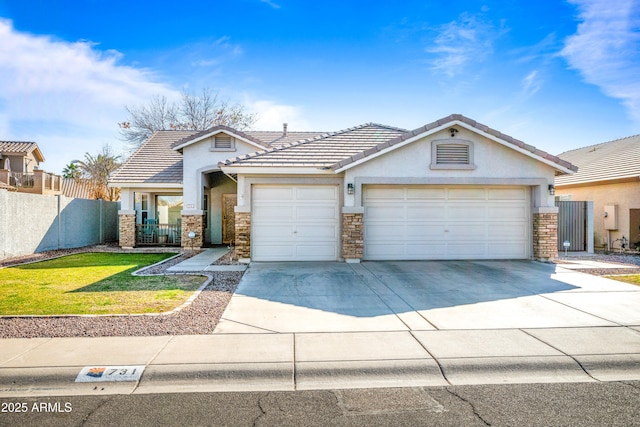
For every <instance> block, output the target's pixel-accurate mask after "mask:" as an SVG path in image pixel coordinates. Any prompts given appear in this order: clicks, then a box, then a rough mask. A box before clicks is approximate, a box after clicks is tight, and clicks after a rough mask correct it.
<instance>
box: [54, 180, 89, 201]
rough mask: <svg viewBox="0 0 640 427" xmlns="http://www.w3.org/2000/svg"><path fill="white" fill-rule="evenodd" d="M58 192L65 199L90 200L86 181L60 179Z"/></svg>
mask: <svg viewBox="0 0 640 427" xmlns="http://www.w3.org/2000/svg"><path fill="white" fill-rule="evenodd" d="M60 191H61V192H62V194H64V195H65V196H67V197H73V198H75V199H90V198H91V197H90V193H91V191H90V189H89V183H88V182H87V180H86V179H74V178H62V182H61V185H60Z"/></svg>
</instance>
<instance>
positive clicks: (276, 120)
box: [244, 99, 309, 131]
mask: <svg viewBox="0 0 640 427" xmlns="http://www.w3.org/2000/svg"><path fill="white" fill-rule="evenodd" d="M244 105H246V106H247V109H248V110H249V111H251V112H254V113H257V114H258V121H257V122H256V123H255V125H254V128H255V129H260V130H281V129H282V124H283V123H287V124H288V125H289V130H292V131H306V130H309V123H308V121H307V120H306V119H305V118H304V117H303V116H302V109H301V108H300V107H298V106H295V105H284V104H276V103H274V102H273V101H267V100H258V101H251V100H248V99H245V103H244Z"/></svg>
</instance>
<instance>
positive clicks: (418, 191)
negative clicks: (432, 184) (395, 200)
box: [406, 187, 447, 200]
mask: <svg viewBox="0 0 640 427" xmlns="http://www.w3.org/2000/svg"><path fill="white" fill-rule="evenodd" d="M446 196H447V192H446V190H445V189H444V188H421V187H408V188H407V192H406V197H407V199H422V200H445V199H446Z"/></svg>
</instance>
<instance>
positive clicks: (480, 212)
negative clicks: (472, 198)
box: [446, 203, 487, 221]
mask: <svg viewBox="0 0 640 427" xmlns="http://www.w3.org/2000/svg"><path fill="white" fill-rule="evenodd" d="M446 215H447V219H449V220H451V221H478V220H484V219H485V218H486V217H487V208H486V206H484V205H477V204H467V203H462V204H459V205H458V204H456V205H448V206H447V213H446Z"/></svg>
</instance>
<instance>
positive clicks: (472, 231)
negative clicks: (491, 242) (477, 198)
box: [446, 223, 487, 240]
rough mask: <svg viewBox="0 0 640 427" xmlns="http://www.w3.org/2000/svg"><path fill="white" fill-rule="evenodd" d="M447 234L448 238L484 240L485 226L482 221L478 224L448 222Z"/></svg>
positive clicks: (485, 234) (485, 237)
mask: <svg viewBox="0 0 640 427" xmlns="http://www.w3.org/2000/svg"><path fill="white" fill-rule="evenodd" d="M446 233H447V236H448V237H449V238H450V239H463V240H465V239H466V240H486V239H487V228H486V225H485V224H484V223H479V224H448V225H447V232H446Z"/></svg>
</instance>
